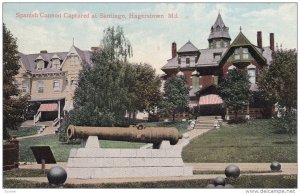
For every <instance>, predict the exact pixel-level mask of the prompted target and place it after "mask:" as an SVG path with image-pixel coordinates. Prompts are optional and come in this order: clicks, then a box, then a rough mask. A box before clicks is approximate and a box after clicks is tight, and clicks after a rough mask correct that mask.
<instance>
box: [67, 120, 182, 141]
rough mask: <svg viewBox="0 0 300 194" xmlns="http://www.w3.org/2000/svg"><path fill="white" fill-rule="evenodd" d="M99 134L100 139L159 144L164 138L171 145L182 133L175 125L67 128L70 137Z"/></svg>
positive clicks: (85, 136) (71, 126)
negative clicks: (142, 127) (139, 127)
mask: <svg viewBox="0 0 300 194" xmlns="http://www.w3.org/2000/svg"><path fill="white" fill-rule="evenodd" d="M89 136H98V139H100V140H114V141H129V142H141V143H153V144H157V143H160V142H162V141H164V140H167V141H170V144H171V145H175V144H177V142H178V140H179V139H181V138H182V135H181V134H180V133H179V132H178V130H177V129H176V128H173V127H168V128H167V127H157V128H155V127H149V128H144V129H142V130H138V129H137V128H135V127H129V128H123V127H83V126H74V125H70V126H69V127H68V129H67V137H68V139H77V138H82V139H83V138H88V137H89Z"/></svg>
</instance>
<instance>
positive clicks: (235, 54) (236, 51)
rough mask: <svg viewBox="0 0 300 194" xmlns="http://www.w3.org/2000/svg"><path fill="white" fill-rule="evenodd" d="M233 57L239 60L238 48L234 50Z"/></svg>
mask: <svg viewBox="0 0 300 194" xmlns="http://www.w3.org/2000/svg"><path fill="white" fill-rule="evenodd" d="M234 59H235V60H239V59H240V48H236V49H235V50H234Z"/></svg>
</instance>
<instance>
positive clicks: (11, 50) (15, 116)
mask: <svg viewBox="0 0 300 194" xmlns="http://www.w3.org/2000/svg"><path fill="white" fill-rule="evenodd" d="M19 68H20V65H19V57H18V46H17V40H16V38H14V37H13V35H12V34H11V32H10V31H9V30H8V29H7V28H6V26H5V24H3V139H9V138H10V136H9V133H8V129H17V127H18V126H19V125H20V124H21V122H22V121H23V117H24V115H23V110H24V109H25V107H26V104H27V96H23V97H22V96H20V91H19V90H18V87H17V85H16V83H15V79H14V76H15V75H17V74H18V71H19Z"/></svg>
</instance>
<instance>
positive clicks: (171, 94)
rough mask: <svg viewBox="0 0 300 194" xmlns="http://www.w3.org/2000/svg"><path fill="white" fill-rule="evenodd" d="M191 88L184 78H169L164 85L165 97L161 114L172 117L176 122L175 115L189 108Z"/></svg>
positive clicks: (161, 106)
mask: <svg viewBox="0 0 300 194" xmlns="http://www.w3.org/2000/svg"><path fill="white" fill-rule="evenodd" d="M188 94H189V87H188V84H187V82H186V80H185V78H183V77H175V76H174V77H172V78H169V79H168V80H167V81H166V82H165V85H164V95H163V99H162V102H161V104H160V109H161V112H163V113H164V114H166V115H172V117H173V121H175V114H176V113H177V112H183V111H184V110H185V109H186V107H187V106H188V100H189V95H188Z"/></svg>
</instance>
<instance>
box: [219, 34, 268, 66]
mask: <svg viewBox="0 0 300 194" xmlns="http://www.w3.org/2000/svg"><path fill="white" fill-rule="evenodd" d="M241 46H243V47H247V48H248V49H249V51H252V53H254V56H257V57H258V58H259V59H260V60H261V61H262V62H264V63H265V64H267V60H266V58H265V57H264V56H263V55H262V51H259V50H258V49H257V48H256V46H255V45H253V44H252V43H251V42H250V41H249V40H248V39H247V38H246V36H245V35H244V34H243V33H242V32H240V33H239V34H238V35H237V37H236V38H235V39H234V41H233V42H232V44H231V45H230V47H229V48H228V50H227V51H226V52H225V53H224V55H223V56H222V57H221V59H220V63H219V64H220V65H222V64H224V63H225V62H226V60H227V59H228V57H229V56H230V55H231V54H232V53H233V52H234V49H235V48H236V47H241Z"/></svg>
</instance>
